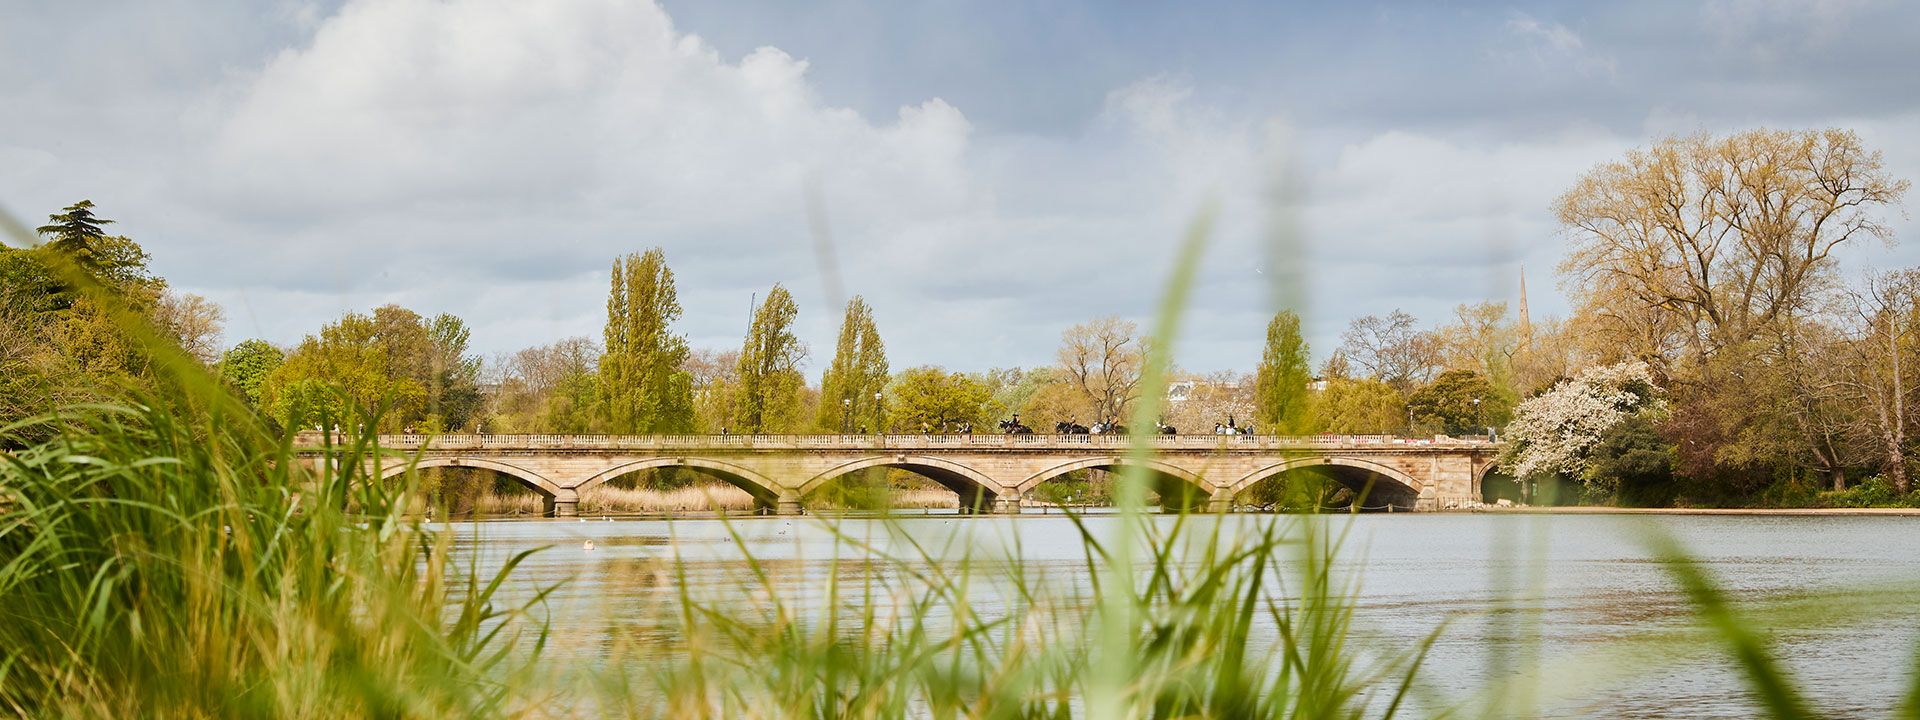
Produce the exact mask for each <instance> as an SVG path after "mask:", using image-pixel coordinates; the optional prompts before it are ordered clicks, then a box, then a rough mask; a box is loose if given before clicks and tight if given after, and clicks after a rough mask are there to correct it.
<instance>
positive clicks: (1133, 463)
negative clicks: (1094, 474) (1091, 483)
mask: <svg viewBox="0 0 1920 720" xmlns="http://www.w3.org/2000/svg"><path fill="white" fill-rule="evenodd" d="M1128 467H1141V468H1145V469H1146V470H1148V471H1150V472H1152V473H1153V476H1154V479H1155V480H1156V481H1157V482H1156V483H1155V490H1156V491H1158V492H1159V493H1160V496H1161V498H1163V501H1164V499H1165V498H1170V497H1174V496H1177V495H1179V494H1180V490H1182V489H1183V486H1184V489H1188V490H1191V491H1192V492H1191V494H1190V500H1191V501H1192V503H1193V504H1198V503H1201V502H1204V501H1205V500H1206V499H1207V498H1208V497H1209V496H1211V495H1213V493H1214V491H1215V489H1216V488H1215V486H1214V484H1213V483H1212V482H1209V481H1208V480H1207V479H1206V478H1205V477H1202V476H1201V475H1200V474H1199V473H1196V472H1193V471H1191V470H1188V469H1186V468H1183V467H1180V466H1178V465H1175V464H1173V463H1169V462H1167V461H1165V460H1157V459H1153V458H1148V459H1145V460H1137V459H1134V458H1128V457H1117V456H1108V457H1090V458H1081V459H1079V460H1071V461H1068V462H1063V463H1060V464H1058V465H1054V466H1052V467H1049V468H1047V469H1045V470H1041V471H1040V472H1037V473H1034V474H1032V475H1029V476H1027V478H1026V479H1025V480H1022V481H1020V484H1019V485H1017V486H1015V487H1014V491H1015V492H1017V493H1019V494H1020V495H1021V496H1022V497H1024V496H1026V494H1027V493H1029V492H1032V491H1033V489H1034V488H1036V487H1039V486H1040V483H1043V482H1046V481H1048V480H1052V479H1054V478H1057V477H1060V476H1061V475H1065V474H1067V473H1070V472H1073V471H1075V470H1106V471H1108V472H1116V471H1122V470H1124V469H1126V468H1128Z"/></svg>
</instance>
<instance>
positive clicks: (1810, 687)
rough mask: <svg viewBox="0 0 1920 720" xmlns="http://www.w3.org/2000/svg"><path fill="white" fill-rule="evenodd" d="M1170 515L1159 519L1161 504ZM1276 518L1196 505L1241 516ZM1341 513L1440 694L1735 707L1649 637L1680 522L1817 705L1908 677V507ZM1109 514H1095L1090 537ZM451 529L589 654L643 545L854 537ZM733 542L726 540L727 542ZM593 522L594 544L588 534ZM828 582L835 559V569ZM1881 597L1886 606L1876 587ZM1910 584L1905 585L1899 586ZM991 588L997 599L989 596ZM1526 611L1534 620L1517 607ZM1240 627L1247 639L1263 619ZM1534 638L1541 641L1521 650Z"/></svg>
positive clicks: (1666, 631)
mask: <svg viewBox="0 0 1920 720" xmlns="http://www.w3.org/2000/svg"><path fill="white" fill-rule="evenodd" d="M1156 520H1157V521H1158V522H1170V520H1171V519H1170V518H1157V519H1156ZM1276 521H1277V522H1286V521H1287V520H1284V519H1276V518H1273V517H1271V516H1250V515H1231V516H1224V517H1221V518H1210V519H1206V520H1204V522H1223V523H1227V524H1228V526H1227V530H1228V531H1235V530H1240V531H1245V530H1248V529H1250V528H1253V527H1255V526H1256V525H1257V524H1259V523H1267V522H1276ZM1319 521H1321V522H1326V523H1330V527H1333V528H1338V529H1344V530H1345V531H1346V532H1347V539H1346V541H1345V544H1344V545H1343V546H1342V554H1341V558H1342V568H1343V569H1344V570H1345V571H1346V572H1347V574H1348V576H1349V577H1350V578H1351V579H1353V580H1356V581H1357V582H1358V588H1359V589H1358V596H1359V604H1358V607H1357V608H1356V613H1355V616H1356V623H1355V624H1356V629H1357V631H1358V634H1359V635H1360V637H1361V640H1362V641H1363V642H1365V643H1368V644H1370V645H1371V646H1372V647H1378V648H1383V649H1387V650H1392V649H1398V648H1406V647H1411V646H1412V645H1414V644H1415V643H1417V642H1419V641H1420V640H1421V639H1422V638H1424V637H1426V636H1427V634H1428V633H1430V632H1431V631H1432V630H1433V629H1434V628H1436V627H1438V626H1440V625H1441V624H1442V623H1446V624H1447V627H1446V629H1445V631H1444V632H1443V634H1442V635H1441V636H1440V639H1439V640H1438V642H1436V644H1435V645H1434V647H1433V650H1432V652H1431V654H1430V656H1429V658H1428V660H1427V664H1426V666H1425V667H1424V668H1423V670H1422V677H1423V678H1424V682H1425V683H1426V684H1427V685H1428V686H1429V687H1431V688H1432V689H1433V691H1434V692H1435V693H1436V694H1437V695H1438V700H1439V701H1440V702H1441V703H1464V702H1468V701H1471V700H1472V699H1473V696H1474V695H1475V694H1476V693H1480V692H1483V689H1484V688H1487V687H1488V686H1489V685H1490V684H1491V683H1492V682H1494V681H1496V680H1499V679H1506V678H1507V677H1509V676H1511V675H1512V674H1513V673H1514V672H1515V669H1516V668H1518V669H1519V670H1522V671H1524V670H1533V671H1534V672H1533V675H1534V676H1535V677H1537V678H1538V681H1537V684H1536V687H1537V692H1538V695H1539V697H1540V698H1541V699H1540V702H1541V704H1542V709H1541V713H1542V714H1543V715H1545V716H1550V717H1595V716H1603V717H1636V718H1720V717H1724V718H1740V717H1750V716H1752V715H1753V712H1754V708H1753V706H1752V705H1751V704H1749V703H1748V701H1747V699H1746V696H1745V694H1744V689H1743V688H1744V686H1743V685H1742V681H1741V678H1740V676H1739V675H1738V674H1737V673H1735V672H1733V671H1732V670H1731V669H1730V668H1731V665H1730V664H1729V663H1728V662H1727V660H1726V658H1725V656H1724V655H1723V654H1722V653H1721V652H1720V651H1719V650H1717V649H1716V648H1714V647H1712V646H1705V645H1698V644H1685V645H1676V644H1674V643H1647V642H1645V641H1647V640H1649V639H1651V638H1658V637H1664V636H1667V635H1670V634H1675V633H1680V632H1682V631H1683V630H1684V629H1685V628H1687V627H1689V625H1690V623H1691V614H1690V609H1689V606H1688V605H1687V604H1686V602H1685V601H1684V598H1683V597H1682V596H1681V594H1680V592H1679V590H1678V589H1677V588H1676V587H1675V586H1674V585H1673V584H1672V583H1671V582H1670V581H1669V579H1668V574H1667V570H1666V568H1665V566H1663V565H1662V564H1660V563H1658V562H1655V561H1653V560H1652V558H1651V553H1650V552H1649V550H1648V541H1649V539H1650V538H1652V537H1653V536H1655V535H1658V534H1662V533H1665V534H1670V535H1671V536H1673V537H1675V538H1677V539H1678V540H1679V541H1680V542H1681V543H1682V544H1683V545H1684V547H1685V548H1686V549H1687V550H1688V552H1689V553H1690V554H1691V556H1692V557H1694V558H1695V560H1696V561H1698V562H1700V563H1702V564H1703V566H1704V567H1705V568H1706V569H1707V570H1708V571H1709V572H1710V573H1711V574H1712V575H1713V577H1714V578H1715V579H1716V580H1717V581H1718V582H1719V584H1720V585H1721V587H1722V588H1723V589H1724V590H1725V591H1726V592H1727V593H1728V595H1729V596H1730V597H1732V598H1733V599H1735V600H1736V601H1737V602H1738V603H1739V604H1740V606H1741V608H1742V610H1743V611H1752V612H1751V613H1750V615H1749V616H1750V617H1751V618H1753V620H1752V622H1753V624H1754V625H1755V627H1757V628H1758V629H1761V630H1764V631H1766V632H1768V633H1770V634H1771V636H1772V637H1773V640H1774V645H1773V647H1774V649H1775V651H1776V653H1777V655H1778V656H1779V657H1780V658H1781V659H1782V660H1783V661H1784V662H1785V663H1786V665H1787V666H1788V667H1789V668H1790V669H1791V671H1792V672H1793V673H1794V676H1795V679H1796V680H1797V682H1798V684H1799V687H1800V688H1801V689H1802V690H1803V691H1804V692H1805V693H1806V694H1807V695H1808V696H1809V699H1810V700H1811V701H1812V702H1814V703H1815V704H1816V705H1817V706H1818V707H1819V709H1820V710H1822V711H1823V712H1825V713H1828V714H1830V715H1832V716H1835V717H1880V716H1885V715H1887V714H1889V713H1890V711H1891V710H1892V709H1893V708H1894V707H1896V706H1897V705H1898V703H1899V702H1900V701H1901V699H1902V696H1903V694H1904V692H1905V691H1906V689H1907V682H1908V680H1907V679H1908V678H1909V677H1910V676H1911V675H1912V674H1913V673H1914V672H1915V668H1916V667H1917V665H1916V662H1915V650H1916V648H1917V647H1920V646H1917V645H1916V643H1917V642H1920V632H1916V630H1917V629H1920V603H1916V602H1912V601H1911V600H1909V597H1908V596H1907V595H1904V594H1902V593H1903V592H1904V591H1903V590H1901V589H1900V588H1901V587H1906V588H1913V587H1920V585H1917V584H1916V583H1917V582H1920V518H1911V517H1875V516H1729V515H1656V516H1636V515H1522V514H1491V513H1490V514H1396V515H1363V516H1333V517H1329V516H1321V518H1319ZM1117 522H1118V520H1117V519H1116V518H1099V517H1095V518H1090V519H1089V525H1090V527H1092V528H1093V530H1094V531H1095V532H1096V533H1098V534H1100V536H1102V537H1104V536H1105V535H1104V534H1105V533H1107V532H1110V531H1111V530H1112V529H1113V526H1114V525H1115V524H1116V523H1117ZM838 524H839V528H840V533H842V534H843V535H844V536H850V537H855V538H861V539H863V540H864V541H868V542H871V543H873V545H874V546H876V547H879V548H883V549H886V548H892V549H895V550H898V549H899V548H902V547H905V546H906V545H905V544H906V543H907V542H908V541H911V542H913V543H916V544H918V545H919V546H922V547H931V548H937V550H935V551H934V554H935V555H939V556H942V557H950V558H951V557H958V556H960V555H961V554H963V553H971V554H973V555H974V556H976V557H982V556H984V557H994V556H998V555H1000V554H1004V553H1011V554H1013V555H1017V556H1018V557H1019V558H1021V559H1022V560H1023V561H1024V562H1027V563H1030V564H1031V566H1032V567H1036V568H1041V569H1043V570H1044V571H1045V572H1044V575H1045V577H1046V579H1047V581H1048V582H1052V583H1061V584H1065V585H1075V584H1079V585H1084V584H1085V583H1087V582H1088V581H1089V575H1088V571H1087V569H1086V564H1085V559H1084V556H1083V549H1082V545H1081V543H1080V541H1079V536H1078V533H1077V531H1076V530H1075V529H1074V527H1073V525H1072V524H1071V523H1069V522H1068V521H1067V520H1066V519H1064V518H1061V517H1058V516H1053V517H1045V516H1037V515H1031V514H1029V515H1023V516H1017V517H990V516H989V517H955V516H938V515H936V516H927V517H908V518H896V519H894V520H892V521H890V522H888V523H881V522H878V521H870V520H841V521H838ZM453 527H455V528H456V529H457V530H458V532H459V533H460V535H459V538H460V540H459V544H458V546H459V547H460V548H462V550H463V552H473V551H477V552H479V553H480V557H481V558H482V559H483V564H484V563H497V562H499V561H500V560H501V559H502V558H504V557H506V556H507V555H508V554H510V553H512V552H517V551H519V550H523V549H528V548H534V547H541V546H552V547H551V548H549V549H547V550H543V551H541V552H539V553H536V554H535V555H534V556H533V557H532V558H531V559H530V560H528V561H527V563H526V565H524V566H523V568H522V570H521V572H520V573H519V575H518V577H519V578H520V579H521V580H523V581H525V582H523V583H522V585H521V587H522V588H525V587H530V586H532V585H534V584H540V583H548V582H553V581H558V580H568V583H567V584H566V585H564V586H563V587H562V590H561V591H560V593H559V594H558V595H557V596H556V597H555V598H554V600H553V602H551V603H550V604H549V607H550V608H551V611H552V613H553V616H552V622H553V625H554V627H555V629H556V634H557V636H558V637H559V638H560V639H561V640H562V641H561V642H557V643H556V649H555V650H552V651H550V652H555V653H558V654H562V655H564V654H568V653H581V652H586V653H590V652H593V650H592V648H593V647H595V645H594V643H592V642H573V643H569V642H565V640H566V639H567V638H573V639H574V640H581V639H583V638H585V639H590V638H591V637H592V636H594V635H595V634H600V633H606V632H608V630H609V628H615V627H622V626H623V624H627V625H632V626H636V627H643V626H646V625H647V623H646V622H645V619H646V617H647V613H649V612H652V611H650V610H648V609H647V608H650V607H655V608H657V606H658V604H659V603H649V602H648V600H650V599H652V600H661V601H663V602H664V601H666V600H668V599H670V598H671V596H672V595H671V594H672V593H673V592H674V590H675V589H674V588H673V587H671V584H672V582H663V580H662V578H663V577H665V576H664V575H663V574H662V573H660V572H658V571H647V570H642V569H637V568H645V567H649V565H648V563H652V565H651V566H652V567H658V564H659V563H658V561H660V560H667V559H672V558H675V557H678V558H680V559H682V560H684V561H685V564H684V567H685V568H687V569H688V570H687V575H686V577H687V578H688V582H690V583H693V584H698V585H703V586H707V589H708V590H716V589H717V590H718V591H719V592H722V593H724V592H725V591H726V590H727V589H728V588H731V587H734V586H733V585H730V583H732V582H734V581H735V580H737V579H738V577H739V575H740V574H741V573H740V572H739V568H740V567H741V566H742V562H741V554H740V553H741V548H742V546H744V547H745V548H746V550H747V552H750V553H751V554H752V555H753V556H754V557H755V558H759V559H761V560H765V561H770V564H771V565H773V566H775V567H777V568H778V573H779V578H780V579H779V582H781V583H784V585H785V586H786V587H788V588H790V589H791V592H793V593H794V594H796V595H804V594H806V593H807V592H809V591H810V588H814V587H817V585H818V582H817V580H818V579H819V578H820V577H822V576H823V575H824V573H826V572H827V571H828V568H829V567H830V563H831V561H832V559H833V557H834V556H835V555H836V554H838V555H839V556H840V557H841V558H847V557H850V556H853V555H855V554H857V552H856V551H854V550H851V549H849V548H847V547H846V546H845V545H844V544H842V543H841V542H840V541H838V540H836V538H835V535H834V533H833V532H832V531H830V530H829V529H827V528H826V527H825V526H824V525H823V521H821V520H817V519H811V518H787V517H765V518H737V519H733V520H730V521H728V522H726V523H723V522H721V521H719V520H712V519H694V520H688V519H679V520H672V521H667V520H615V521H604V520H601V519H595V520H592V521H589V522H580V521H577V520H573V519H565V520H522V521H496V522H483V523H468V524H456V525H454V526H453ZM736 538H737V539H736ZM588 539H591V540H593V541H594V542H595V545H596V548H595V550H593V551H585V550H583V549H582V543H583V542H584V541H585V540H588ZM839 572H840V573H841V577H843V578H844V577H845V576H846V573H847V572H849V571H848V569H847V568H845V567H842V568H840V569H839ZM1514 598H1518V599H1519V600H1518V602H1519V603H1520V605H1522V606H1527V607H1537V608H1538V610H1539V615H1538V617H1539V618H1540V619H1541V622H1540V623H1539V624H1538V625H1537V627H1538V632H1539V641H1538V642H1537V643H1535V642H1533V641H1531V640H1523V639H1520V638H1517V637H1516V636H1515V631H1514V630H1513V628H1514V627H1515V626H1514V625H1513V624H1512V618H1513V614H1511V613H1509V614H1502V613H1495V612H1491V611H1492V610H1494V609H1496V608H1501V607H1512V606H1513V604H1514V602H1516V601H1515V600H1513V599H1514ZM1890 599H1891V602H1890V601H1889V600H1890ZM1912 600H1920V598H1912ZM985 602H987V603H988V604H991V602H992V600H991V599H990V598H989V599H988V600H986V601H985ZM1527 627H1534V626H1533V625H1531V624H1528V625H1527ZM1270 631H1271V628H1265V629H1256V633H1255V635H1256V636H1266V635H1270V634H1271V632H1270ZM1535 648H1537V652H1533V651H1531V650H1530V649H1535Z"/></svg>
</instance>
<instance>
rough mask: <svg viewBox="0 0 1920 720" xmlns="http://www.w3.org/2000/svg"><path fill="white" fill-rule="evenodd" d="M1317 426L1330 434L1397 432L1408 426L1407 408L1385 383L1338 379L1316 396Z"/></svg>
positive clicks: (1397, 391)
mask: <svg viewBox="0 0 1920 720" xmlns="http://www.w3.org/2000/svg"><path fill="white" fill-rule="evenodd" d="M1314 424H1316V425H1318V426H1319V428H1320V429H1321V431H1323V432H1330V433H1354V434H1374V433H1388V432H1394V431H1396V430H1399V429H1401V428H1404V427H1406V424H1407V405H1406V401H1404V400H1402V399H1400V391H1399V390H1398V389H1396V388H1394V387H1393V386H1392V385H1389V384H1387V383H1386V382H1384V381H1381V380H1371V379H1354V378H1348V377H1338V376H1336V377H1332V378H1329V379H1328V380H1327V387H1326V389H1325V390H1321V391H1320V392H1319V393H1318V394H1317V395H1316V396H1315V397H1314Z"/></svg>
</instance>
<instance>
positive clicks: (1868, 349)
mask: <svg viewBox="0 0 1920 720" xmlns="http://www.w3.org/2000/svg"><path fill="white" fill-rule="evenodd" d="M1917 295H1920V270H1907V271H1904V272H1898V273H1882V274H1874V275H1870V276H1868V278H1867V280H1866V282H1865V284H1864V286H1863V287H1861V288H1859V289H1858V290H1854V291H1850V292H1848V293H1847V297H1846V300H1845V307H1846V310H1847V317H1846V320H1847V321H1849V323H1850V325H1851V327H1850V328H1849V330H1850V332H1849V333H1848V335H1847V336H1846V337H1845V338H1843V339H1841V340H1840V341H1839V342H1838V343H1836V345H1835V348H1836V349H1837V350H1838V352H1836V353H1834V360H1835V362H1834V364H1833V368H1834V371H1835V372H1834V373H1833V377H1832V379H1831V382H1832V384H1833V386H1834V387H1835V388H1836V389H1838V390H1839V391H1840V392H1841V395H1842V397H1844V398H1845V399H1846V400H1847V401H1849V402H1850V403H1851V404H1853V405H1855V406H1856V407H1858V408H1860V410H1861V411H1860V412H1858V413H1857V414H1855V415H1854V416H1853V417H1852V418H1851V420H1852V422H1850V423H1848V424H1847V427H1846V432H1847V434H1848V435H1850V436H1851V437H1852V438H1853V439H1854V442H1856V443H1858V444H1859V445H1860V446H1862V447H1864V448H1869V451H1868V452H1866V453H1863V454H1864V455H1866V456H1867V457H1869V458H1871V459H1872V464H1873V465H1875V466H1878V467H1879V468H1880V473H1881V475H1882V476H1883V477H1885V478H1886V479H1887V482H1889V483H1891V484H1892V485H1893V489H1894V491H1895V492H1897V493H1899V494H1901V495H1905V494H1907V493H1908V492H1911V491H1912V489H1913V488H1912V485H1911V481H1910V480H1909V478H1908V475H1907V463H1908V458H1907V453H1908V450H1909V442H1908V438H1909V437H1910V435H1909V434H1908V433H1909V431H1910V430H1911V429H1912V427H1913V424H1914V418H1912V417H1911V416H1910V415H1911V410H1910V408H1909V402H1910V401H1911V400H1912V399H1913V394H1914V390H1915V386H1916V382H1915V376H1916V370H1917V369H1920V357H1916V355H1920V352H1917V351H1920V329H1916V327H1915V324H1916V322H1920V301H1917V300H1916V296H1917Z"/></svg>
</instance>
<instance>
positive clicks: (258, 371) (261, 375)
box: [215, 340, 287, 408]
mask: <svg viewBox="0 0 1920 720" xmlns="http://www.w3.org/2000/svg"><path fill="white" fill-rule="evenodd" d="M286 360H287V355H286V353H283V352H281V351H280V348H277V347H274V346H273V345H271V344H268V343H267V341H265V340H248V341H245V342H242V343H240V344H239V345H235V346H233V349H231V350H228V351H227V352H226V353H225V354H223V355H221V356H220V362H219V364H218V365H217V366H216V367H215V370H217V371H218V372H219V373H220V377H221V378H224V379H225V380H226V381H227V383H228V384H230V385H232V386H233V389H234V390H235V391H237V392H239V393H240V396H241V397H243V398H246V399H247V403H248V404H251V405H253V406H254V407H255V408H260V407H262V405H261V399H262V395H263V393H264V392H265V390H266V384H267V378H268V377H270V376H272V375H273V371H275V370H278V369H280V365H281V363H284V362H286Z"/></svg>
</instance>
